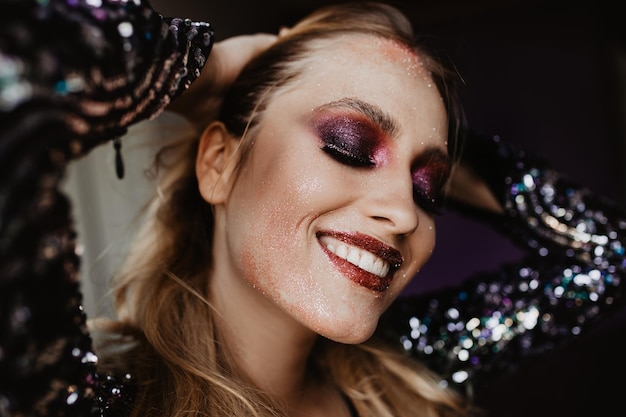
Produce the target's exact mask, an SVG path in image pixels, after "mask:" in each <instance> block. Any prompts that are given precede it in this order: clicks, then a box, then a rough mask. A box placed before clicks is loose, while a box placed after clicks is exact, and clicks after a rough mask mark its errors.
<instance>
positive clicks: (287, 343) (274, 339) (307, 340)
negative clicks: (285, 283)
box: [211, 274, 318, 403]
mask: <svg viewBox="0 0 626 417" xmlns="http://www.w3.org/2000/svg"><path fill="white" fill-rule="evenodd" d="M216 275H217V274H216ZM211 282H212V288H211V302H212V303H213V305H214V306H215V308H216V310H217V311H218V315H217V326H218V331H219V334H220V338H221V342H222V343H224V344H225V346H226V347H227V349H228V351H229V353H230V354H231V356H232V358H233V359H234V360H235V365H236V366H237V368H238V369H240V370H243V372H245V374H246V375H247V376H248V377H249V378H250V379H251V381H252V382H253V383H254V384H255V385H256V386H257V387H259V388H260V389H261V390H262V391H263V392H266V393H268V394H270V395H271V396H275V397H276V398H277V399H279V400H280V402H282V403H284V402H287V403H291V402H293V401H297V399H298V398H300V397H301V396H302V392H303V391H305V390H306V388H307V386H308V383H309V381H308V375H309V372H308V371H309V369H308V363H309V357H310V355H311V352H312V349H313V345H314V344H315V341H316V339H317V337H318V336H317V334H316V333H314V332H313V331H311V330H310V329H307V328H305V327H304V326H302V325H301V324H300V323H297V322H296V321H295V320H294V319H293V318H291V317H289V316H288V315H287V314H285V313H284V312H282V311H279V309H278V308H277V307H276V306H275V305H274V304H273V303H271V302H270V301H269V300H267V299H266V298H265V297H264V296H262V295H261V294H260V293H259V292H258V291H257V290H255V289H253V288H251V287H250V286H249V285H248V284H247V283H245V282H242V280H237V279H234V278H233V277H232V276H231V277H226V278H223V279H222V278H220V277H218V276H214V277H212V278H211ZM233 287H237V288H233ZM235 294H236V296H234V295H235ZM234 300H236V301H234Z"/></svg>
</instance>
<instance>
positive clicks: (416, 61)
mask: <svg viewBox="0 0 626 417" xmlns="http://www.w3.org/2000/svg"><path fill="white" fill-rule="evenodd" d="M377 45H378V51H379V52H380V54H381V55H383V56H384V57H386V58H387V59H389V60H390V61H392V62H397V63H400V64H403V65H405V66H406V70H407V73H408V74H410V75H413V76H415V75H418V74H419V75H425V76H428V78H430V73H429V71H427V70H425V67H424V61H423V60H422V59H421V58H420V57H419V55H418V54H417V53H416V52H415V51H414V50H412V49H411V48H409V47H408V46H406V45H403V44H401V43H398V42H396V41H394V40H391V39H383V38H380V39H377Z"/></svg>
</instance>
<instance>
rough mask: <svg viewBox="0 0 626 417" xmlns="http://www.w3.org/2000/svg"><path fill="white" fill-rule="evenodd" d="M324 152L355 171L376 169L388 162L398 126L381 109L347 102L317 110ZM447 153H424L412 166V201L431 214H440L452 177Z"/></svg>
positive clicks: (315, 124)
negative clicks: (444, 192)
mask: <svg viewBox="0 0 626 417" xmlns="http://www.w3.org/2000/svg"><path fill="white" fill-rule="evenodd" d="M311 121H312V126H313V130H314V131H315V134H316V135H317V137H318V138H319V139H320V141H321V143H322V144H321V149H322V150H323V151H324V152H326V153H327V154H328V155H330V156H331V157H332V158H334V159H335V160H336V161H338V162H340V163H342V164H346V165H349V166H352V167H356V168H373V167H376V166H377V165H380V164H382V163H384V162H385V160H387V153H388V152H389V150H390V147H389V143H390V141H392V140H393V139H392V138H393V137H394V135H395V133H396V132H397V126H396V125H395V123H394V122H393V120H392V119H391V118H390V117H388V116H387V115H386V114H385V113H383V112H382V111H381V110H380V109H378V108H376V107H373V106H371V105H369V104H367V103H364V102H362V101H360V100H355V99H344V100H340V101H338V102H334V103H331V104H329V105H326V106H324V107H321V108H319V109H317V110H316V111H315V112H314V114H313V117H312V119H311ZM450 167H451V164H450V160H449V158H448V154H447V152H446V151H445V150H444V149H442V148H438V147H431V148H427V149H425V150H423V151H422V152H421V153H420V154H419V155H418V156H417V157H416V158H415V160H414V162H413V164H412V165H411V174H410V175H411V179H412V182H413V200H414V201H415V203H416V204H417V205H418V206H420V207H422V208H423V209H424V210H425V211H426V212H428V213H429V214H436V213H438V212H439V208H440V205H441V198H440V197H441V196H440V195H441V193H442V191H443V187H444V185H445V183H446V181H447V179H448V176H449V175H450Z"/></svg>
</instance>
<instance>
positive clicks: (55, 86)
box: [0, 0, 213, 417]
mask: <svg viewBox="0 0 626 417" xmlns="http://www.w3.org/2000/svg"><path fill="white" fill-rule="evenodd" d="M0 10H1V12H0V127H1V129H0V172H1V175H0V416H3V417H4V416H18V415H19V416H42V415H46V416H61V415H63V416H68V417H69V416H88V415H92V414H93V415H102V416H105V415H111V416H113V415H116V416H119V415H123V414H121V413H120V410H128V409H129V404H130V403H131V402H132V395H133V394H132V393H133V388H132V387H129V385H132V384H129V379H128V378H121V379H119V378H118V379H115V378H112V377H104V376H99V375H98V374H97V373H96V366H97V357H96V355H95V354H94V352H93V349H92V342H91V338H90V335H89V334H88V333H87V331H86V329H85V323H86V318H85V314H84V312H83V309H82V306H81V302H82V295H81V292H80V288H79V266H80V259H79V256H78V255H77V252H78V251H77V249H76V236H75V232H74V225H73V221H72V218H71V215H70V214H71V213H70V209H71V204H70V202H69V201H68V199H67V197H66V196H65V195H63V194H62V193H61V192H60V191H59V185H60V182H61V181H62V180H63V177H64V175H65V168H66V165H67V163H68V162H69V161H70V160H71V159H74V158H78V157H80V156H82V155H84V154H86V153H87V152H88V151H89V150H90V149H92V148H93V147H95V146H97V145H99V144H101V143H103V142H106V141H108V140H110V139H112V138H114V137H117V136H119V135H121V134H123V133H124V132H125V131H126V128H127V126H128V125H130V124H132V123H135V122H137V121H139V120H142V119H146V118H150V117H153V116H155V115H157V114H158V113H159V112H161V110H163V108H164V107H165V106H166V105H167V104H168V103H169V102H170V100H171V98H172V97H174V96H176V95H177V94H179V93H180V92H181V91H182V90H183V89H185V88H187V87H188V86H189V84H190V83H191V82H192V81H193V80H194V79H195V78H196V77H197V76H198V75H199V74H200V70H201V68H202V67H203V65H204V64H205V60H206V57H207V56H208V54H209V52H210V49H211V46H212V44H213V31H212V28H211V27H210V26H209V25H208V24H207V23H195V22H190V21H184V20H182V19H168V20H166V19H164V18H163V17H162V16H161V15H159V14H158V13H156V12H155V11H153V10H152V9H151V8H150V6H149V5H147V4H146V3H144V2H143V1H140V0H133V1H128V0H38V1H33V0H0Z"/></svg>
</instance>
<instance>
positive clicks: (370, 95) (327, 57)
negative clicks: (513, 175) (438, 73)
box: [288, 35, 447, 140]
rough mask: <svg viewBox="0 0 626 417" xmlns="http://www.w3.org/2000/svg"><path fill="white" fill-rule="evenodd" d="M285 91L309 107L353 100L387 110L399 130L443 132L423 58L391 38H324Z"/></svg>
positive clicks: (439, 136)
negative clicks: (297, 78)
mask: <svg viewBox="0 0 626 417" xmlns="http://www.w3.org/2000/svg"><path fill="white" fill-rule="evenodd" d="M290 90H291V93H294V92H295V91H298V92H299V93H300V97H301V98H302V99H303V100H304V101H305V103H306V105H308V106H309V107H310V108H314V107H317V106H320V105H324V104H325V103H329V102H333V101H337V100H341V99H344V98H346V97H351V98H358V99H359V100H362V101H365V102H368V103H371V104H373V105H375V106H377V107H379V108H380V109H381V110H382V111H384V112H386V113H388V114H390V115H391V116H392V117H393V118H394V119H396V120H397V121H398V122H399V127H400V130H401V131H402V132H404V133H409V134H411V135H415V134H417V135H419V136H420V137H422V138H423V137H424V136H428V137H432V138H433V139H436V140H445V137H446V136H447V114H446V111H445V107H444V104H443V100H442V98H441V95H440V93H439V91H438V89H437V87H436V85H435V83H434V82H433V80H432V77H431V75H430V72H429V70H428V69H427V68H426V66H425V65H424V62H423V59H422V58H421V57H420V56H419V55H417V54H416V53H415V52H414V51H412V50H410V49H409V48H407V47H405V46H403V45H400V44H399V43H397V42H395V41H392V40H388V39H382V38H380V37H377V36H372V35H344V36H341V37H335V38H332V39H327V40H324V41H323V42H320V43H319V44H318V47H317V48H315V52H314V53H313V54H312V56H311V59H310V60H308V61H307V62H306V66H305V67H304V70H303V72H302V75H301V76H300V77H299V80H298V81H297V82H296V83H295V84H294V85H292V88H290ZM288 94H289V93H288ZM296 95H298V94H296ZM292 105H297V103H292Z"/></svg>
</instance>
